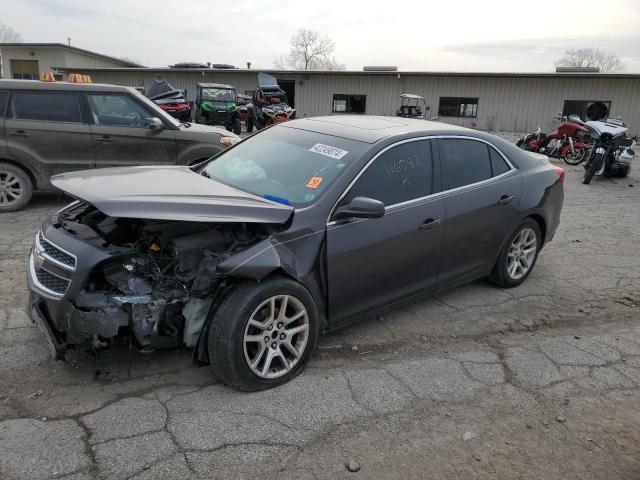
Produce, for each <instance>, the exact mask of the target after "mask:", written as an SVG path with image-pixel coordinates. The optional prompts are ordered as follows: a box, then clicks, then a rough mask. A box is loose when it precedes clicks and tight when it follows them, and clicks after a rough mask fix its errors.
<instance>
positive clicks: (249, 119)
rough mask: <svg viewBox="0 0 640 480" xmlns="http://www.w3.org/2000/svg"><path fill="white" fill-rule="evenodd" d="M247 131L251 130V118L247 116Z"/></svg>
mask: <svg viewBox="0 0 640 480" xmlns="http://www.w3.org/2000/svg"><path fill="white" fill-rule="evenodd" d="M247 132H248V133H251V132H253V119H252V118H250V117H247Z"/></svg>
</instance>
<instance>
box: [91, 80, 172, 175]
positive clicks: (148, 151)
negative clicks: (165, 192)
mask: <svg viewBox="0 0 640 480" xmlns="http://www.w3.org/2000/svg"><path fill="white" fill-rule="evenodd" d="M85 101H86V110H87V111H88V115H89V116H90V122H91V132H92V134H93V142H94V146H95V163H96V167H97V168H103V167H117V166H130V165H167V164H168V165H172V164H175V163H176V143H175V132H174V130H172V129H169V128H165V129H163V130H151V129H150V128H149V127H148V120H149V118H151V117H154V116H155V114H154V112H153V111H152V110H150V109H148V108H147V107H146V106H145V105H142V104H141V103H139V102H138V101H136V99H135V98H133V96H131V95H129V94H128V93H124V92H123V93H119V92H117V93H87V94H86V95H85Z"/></svg>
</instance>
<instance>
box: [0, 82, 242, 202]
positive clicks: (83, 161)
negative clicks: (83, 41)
mask: <svg viewBox="0 0 640 480" xmlns="http://www.w3.org/2000/svg"><path fill="white" fill-rule="evenodd" d="M237 141H239V137H237V136H236V135H235V134H233V133H231V132H227V131H225V130H223V129H221V128H216V127H210V126H206V125H197V124H189V123H180V122H178V121H177V120H175V119H174V118H172V117H171V116H169V115H167V114H166V113H165V112H163V111H162V110H161V109H160V108H158V107H157V106H156V105H155V104H154V103H153V102H151V101H150V100H148V99H147V98H145V97H144V96H143V95H141V94H140V93H139V92H138V91H136V90H135V89H133V88H129V87H120V86H115V85H98V84H75V83H62V82H51V83H49V82H39V81H29V80H0V212H10V211H15V210H19V209H21V208H23V207H24V206H25V205H27V203H29V200H30V199H31V194H32V193H33V190H48V189H51V188H52V186H51V183H50V181H49V178H50V177H51V176H52V175H55V174H58V173H64V172H69V171H73V170H89V169H94V168H103V167H116V166H131V165H192V164H195V163H199V162H201V161H202V160H204V159H207V158H209V157H211V156H213V155H215V154H217V153H218V152H220V151H221V150H222V149H224V148H226V147H228V146H230V145H232V144H234V143H236V142H237Z"/></svg>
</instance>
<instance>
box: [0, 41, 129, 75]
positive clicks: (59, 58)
mask: <svg viewBox="0 0 640 480" xmlns="http://www.w3.org/2000/svg"><path fill="white" fill-rule="evenodd" d="M0 49H1V50H2V71H3V74H4V78H12V72H11V62H10V60H14V59H15V60H37V61H38V69H39V70H40V74H41V75H42V74H43V73H45V72H51V71H53V70H54V68H56V67H60V68H69V67H78V68H114V67H120V66H122V64H119V63H116V62H111V61H109V60H108V59H105V58H101V57H97V56H93V55H89V54H84V53H81V52H75V51H70V50H67V49H65V48H61V47H40V46H39V47H0ZM32 53H33V55H31V54H32Z"/></svg>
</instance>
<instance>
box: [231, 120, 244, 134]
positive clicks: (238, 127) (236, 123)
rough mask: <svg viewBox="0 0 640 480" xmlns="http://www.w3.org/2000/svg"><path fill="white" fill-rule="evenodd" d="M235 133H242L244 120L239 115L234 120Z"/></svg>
mask: <svg viewBox="0 0 640 480" xmlns="http://www.w3.org/2000/svg"><path fill="white" fill-rule="evenodd" d="M233 133H235V134H236V135H240V134H241V133H242V122H241V121H240V119H239V118H237V117H236V119H235V120H234V121H233Z"/></svg>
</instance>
